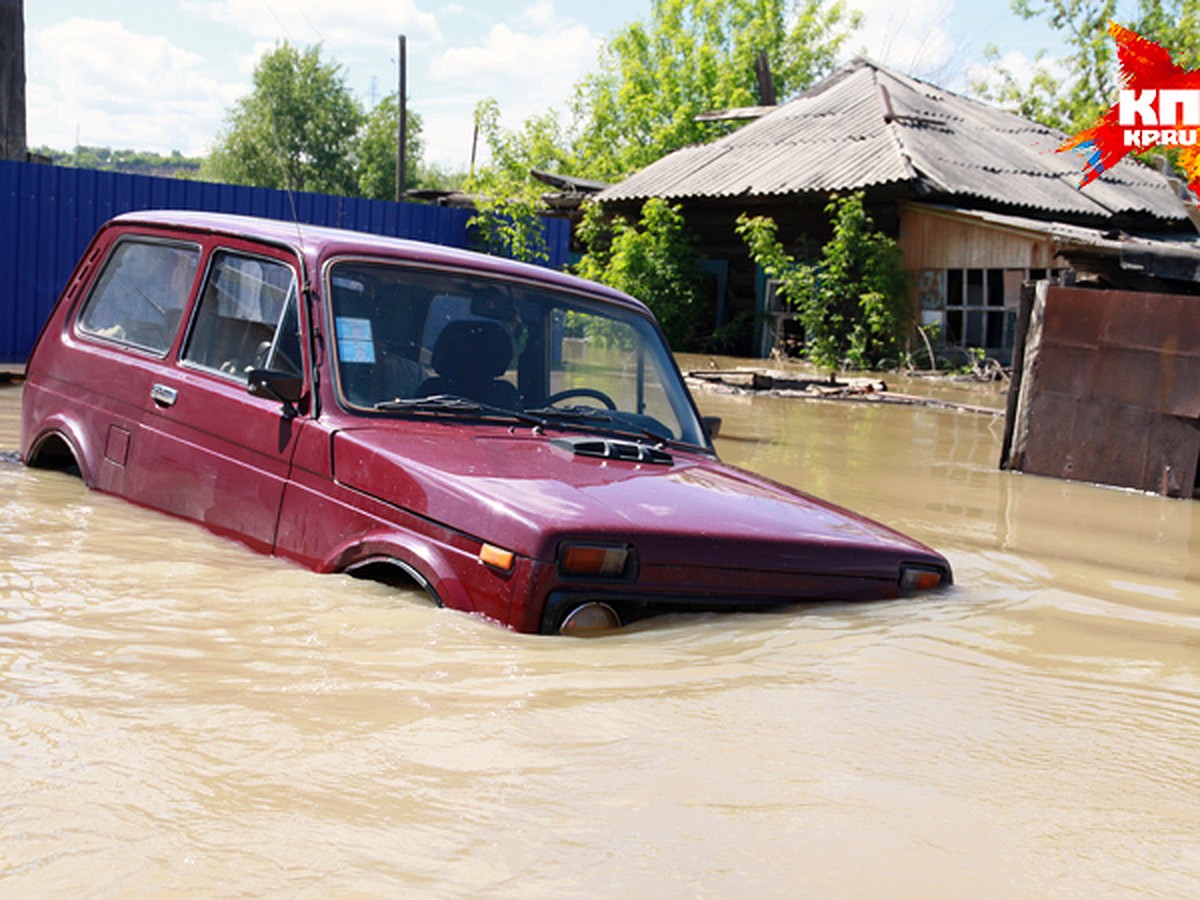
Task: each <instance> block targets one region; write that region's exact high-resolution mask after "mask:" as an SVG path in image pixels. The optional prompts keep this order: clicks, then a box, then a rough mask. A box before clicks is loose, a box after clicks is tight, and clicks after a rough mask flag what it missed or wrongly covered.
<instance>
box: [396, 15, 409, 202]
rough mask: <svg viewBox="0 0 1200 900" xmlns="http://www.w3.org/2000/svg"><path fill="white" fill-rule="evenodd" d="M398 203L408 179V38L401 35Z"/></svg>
mask: <svg viewBox="0 0 1200 900" xmlns="http://www.w3.org/2000/svg"><path fill="white" fill-rule="evenodd" d="M396 110H397V112H398V113H399V116H398V117H397V118H398V119H399V122H397V124H396V202H397V203H399V202H400V201H401V200H403V199H404V194H405V184H404V182H405V179H406V178H407V177H408V38H406V37H405V36H404V35H400V92H399V94H397V96H396Z"/></svg>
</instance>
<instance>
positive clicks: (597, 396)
mask: <svg viewBox="0 0 1200 900" xmlns="http://www.w3.org/2000/svg"><path fill="white" fill-rule="evenodd" d="M571 397H591V398H592V399H593V400H599V401H600V402H601V403H603V404H604V406H605V407H606V408H607V409H613V410H615V409H616V408H617V404H616V401H614V400H613V398H612V397H610V396H608V394H606V393H604V391H598V390H596V389H595V388H567V389H566V390H565V391H559V392H558V393H556V394H551V395H550V396H549V397H547V398H546V405H547V406H554V404H556V403H561V402H562V401H563V400H569V399H570V398H571Z"/></svg>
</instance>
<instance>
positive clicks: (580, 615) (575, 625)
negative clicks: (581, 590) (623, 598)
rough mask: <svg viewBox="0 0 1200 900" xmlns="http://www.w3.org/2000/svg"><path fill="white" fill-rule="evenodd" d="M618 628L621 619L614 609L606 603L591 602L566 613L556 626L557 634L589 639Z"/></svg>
mask: <svg viewBox="0 0 1200 900" xmlns="http://www.w3.org/2000/svg"><path fill="white" fill-rule="evenodd" d="M620 627H621V617H620V616H618V615H617V611H616V610H615V609H613V608H612V607H611V606H609V605H608V604H607V603H602V602H600V601H599V600H591V601H589V602H587V603H582V604H580V605H579V606H577V607H575V608H574V609H573V610H571V611H570V612H569V613H567V615H566V618H564V619H563V620H562V624H561V625H559V626H558V633H559V634H564V635H567V636H568V637H590V636H592V635H597V634H603V633H604V632H606V631H612V630H613V629H614V628H620Z"/></svg>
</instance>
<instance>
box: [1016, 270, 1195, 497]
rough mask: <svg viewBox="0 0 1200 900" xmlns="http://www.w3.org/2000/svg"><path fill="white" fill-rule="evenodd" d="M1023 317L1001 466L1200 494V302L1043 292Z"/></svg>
mask: <svg viewBox="0 0 1200 900" xmlns="http://www.w3.org/2000/svg"><path fill="white" fill-rule="evenodd" d="M1021 307H1022V308H1021V321H1022V328H1021V337H1020V338H1019V339H1018V342H1017V353H1016V359H1015V360H1014V377H1013V382H1012V386H1011V388H1010V391H1009V403H1008V415H1007V419H1006V425H1005V435H1004V444H1003V450H1002V455H1001V460H1000V464H1001V467H1003V468H1007V469H1012V470H1014V471H1020V472H1028V473H1031V474H1038V475H1050V476H1054V477H1058V478H1067V479H1071V480H1075V481H1091V482H1097V483H1101V484H1110V485H1118V486H1121V487H1127V488H1134V489H1137V490H1143V491H1151V492H1154V493H1159V494H1163V495H1165V496H1168V497H1193V496H1196V494H1197V491H1198V489H1200V485H1198V484H1197V465H1198V462H1200V297H1195V296H1188V295H1175V294H1148V293H1142V292H1132V291H1112V290H1089V289H1085V288H1068V287H1060V286H1054V285H1050V284H1048V283H1047V282H1039V283H1038V284H1037V286H1036V289H1035V288H1033V287H1032V286H1030V288H1029V289H1028V290H1026V291H1025V292H1024V295H1023V296H1022V304H1021Z"/></svg>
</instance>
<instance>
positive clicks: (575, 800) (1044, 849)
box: [0, 361, 1200, 898]
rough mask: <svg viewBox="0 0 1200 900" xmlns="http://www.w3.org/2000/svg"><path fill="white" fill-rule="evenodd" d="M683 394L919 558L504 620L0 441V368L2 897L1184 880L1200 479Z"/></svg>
mask: <svg viewBox="0 0 1200 900" xmlns="http://www.w3.org/2000/svg"><path fill="white" fill-rule="evenodd" d="M684 364H685V366H686V365H687V362H686V361H685V363H684ZM924 389H927V390H937V388H933V387H926V386H922V385H915V386H912V385H909V386H905V390H924ZM947 390H948V391H951V392H952V393H953V395H954V398H955V399H960V400H966V401H969V402H972V403H977V404H985V405H986V404H993V405H997V406H998V405H1001V404H1002V402H1003V400H1002V397H1001V396H1000V395H998V394H997V393H996V391H995V389H993V388H987V387H982V388H971V389H965V388H961V387H955V388H952V389H947ZM699 401H700V405H701V407H702V409H703V411H704V412H705V413H707V414H712V415H719V416H721V417H722V418H723V419H724V429H723V431H722V436H721V438H720V439H719V440H718V450H719V451H720V453H721V455H722V456H723V457H724V458H725V459H726V460H727V461H730V462H733V463H735V464H738V465H741V466H743V467H746V468H749V469H752V470H754V471H757V472H760V473H763V474H766V475H768V476H770V477H772V478H775V479H777V480H779V481H782V482H786V483H788V484H792V485H796V486H799V487H802V488H804V489H806V490H810V491H813V492H815V493H818V494H820V495H822V496H825V497H828V498H830V499H833V500H835V501H837V502H839V503H842V504H844V505H846V506H850V507H852V508H854V509H857V510H860V511H862V512H864V513H867V514H868V515H871V516H873V517H875V518H877V519H880V520H882V521H884V522H886V523H889V524H891V525H894V526H896V527H898V528H900V529H901V530H903V531H906V532H908V533H910V534H912V535H913V536H915V537H917V538H920V539H921V540H924V541H925V542H926V543H929V544H931V545H932V546H934V547H936V548H937V549H939V550H941V551H943V552H944V553H946V554H947V556H948V557H949V558H950V560H951V562H952V563H953V565H954V568H955V576H956V579H957V584H956V585H955V586H954V588H952V589H951V590H949V591H947V592H944V593H939V594H935V595H933V596H926V597H920V598H916V599H909V600H904V601H893V602H886V603H876V604H868V605H809V606H805V607H802V608H798V609H794V610H790V611H788V612H785V613H778V614H768V615H736V616H689V617H679V618H672V619H668V620H658V621H656V622H654V623H650V624H646V623H642V624H639V625H638V626H636V627H634V628H630V629H626V630H623V631H620V632H618V633H616V634H613V635H609V636H606V637H604V638H599V639H594V640H579V639H568V638H554V637H536V636H522V635H518V634H512V633H509V632H507V631H505V630H502V629H500V628H498V627H495V626H492V625H489V624H487V623H486V622H482V621H478V620H476V619H474V618H472V617H470V616H467V615H464V614H462V613H456V612H451V611H446V610H439V609H435V608H433V607H432V606H431V605H430V604H429V603H427V602H426V601H425V600H424V599H423V597H422V596H421V595H420V594H418V593H416V592H410V591H404V590H396V589H393V588H387V587H384V586H381V585H376V584H371V583H362V582H357V581H353V580H351V579H350V578H347V577H343V576H320V575H315V574H312V573H309V572H307V571H305V570H303V569H300V568H297V567H295V566H293V565H291V564H288V563H284V562H281V561H278V560H274V559H271V558H268V557H264V556H260V555H256V554H254V553H252V552H250V551H248V550H246V549H244V548H242V547H241V546H240V545H238V544H235V543H231V542H228V541H226V540H223V539H220V538H217V537H214V536H212V535H211V534H209V533H208V532H206V531H204V530H203V529H201V528H199V527H197V526H195V525H191V524H188V523H185V522H181V521H177V520H174V519H171V518H168V517H165V516H163V515H161V514H158V513H154V512H150V511H147V510H144V509H139V508H137V507H134V506H132V505H129V504H127V503H124V502H123V501H120V500H117V499H114V498H112V497H108V496H104V495H101V494H98V493H95V492H91V491H88V490H87V489H85V488H84V487H83V485H82V484H81V483H80V482H79V480H78V479H76V478H72V477H70V476H67V475H63V474H59V473H55V472H47V471H32V470H27V469H25V468H24V467H22V466H21V465H20V464H19V463H18V462H17V459H16V453H15V451H16V448H17V428H18V408H19V404H20V388H19V387H14V386H9V387H3V386H0V893H3V895H5V896H11V897H32V896H42V897H62V896H89V897H110V896H127V895H154V896H177V895H183V896H205V897H210V896H211V897H217V896H261V895H279V896H308V897H323V896H346V895H351V896H401V895H412V894H423V895H437V896H469V895H471V896H473V895H477V894H483V895H487V896H499V897H527V896H547V895H549V896H618V897H619V896H624V897H642V896H667V897H697V896H699V897H728V896H745V897H759V896H775V897H783V896H813V897H844V896H873V897H922V898H927V897H962V896H971V897H975V898H978V897H1047V896H1055V897H1089V898H1090V897H1096V896H1105V897H1113V896H1131V895H1138V896H1161V897H1185V896H1197V895H1200V502H1197V501H1181V500H1166V499H1161V498H1158V497H1152V496H1144V495H1140V494H1134V493H1128V492H1124V491H1118V490H1112V489H1106V488H1100V487H1094V486H1089V485H1082V484H1069V483H1065V482H1058V481H1053V480H1049V479H1042V478H1036V477H1031V476H1021V475H1013V474H1008V473H1003V472H999V471H997V469H996V461H997V457H998V454H999V445H1000V439H1001V431H1002V419H1001V418H999V417H992V416H988V415H980V414H975V413H965V412H953V411H946V410H940V409H924V408H903V407H894V406H882V405H874V404H872V405H868V404H862V403H839V402H814V401H800V400H784V399H776V398H770V397H745V396H728V395H719V394H710V393H702V394H700V395H699Z"/></svg>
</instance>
